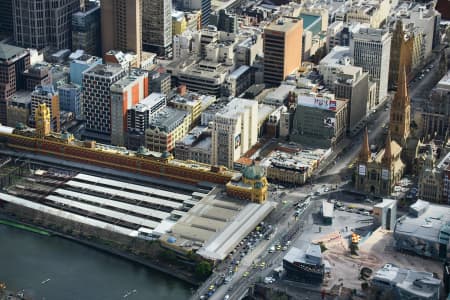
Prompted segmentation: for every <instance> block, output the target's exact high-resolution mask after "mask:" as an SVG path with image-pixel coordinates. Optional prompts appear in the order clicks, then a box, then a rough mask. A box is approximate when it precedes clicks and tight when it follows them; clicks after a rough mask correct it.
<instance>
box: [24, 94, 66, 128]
mask: <svg viewBox="0 0 450 300" xmlns="http://www.w3.org/2000/svg"><path fill="white" fill-rule="evenodd" d="M41 104H45V105H46V106H47V108H48V109H49V112H50V127H51V129H52V131H54V132H59V129H60V114H59V95H58V92H57V91H55V89H54V88H53V86H52V85H38V86H37V87H36V89H35V90H34V91H33V92H32V93H31V116H32V117H33V120H32V121H34V122H35V124H36V125H37V123H36V121H38V120H35V119H34V118H35V116H36V110H38V108H39V107H40V105H41Z"/></svg>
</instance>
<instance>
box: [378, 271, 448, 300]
mask: <svg viewBox="0 0 450 300" xmlns="http://www.w3.org/2000/svg"><path fill="white" fill-rule="evenodd" d="M371 286H372V291H371V293H372V294H373V295H374V297H375V299H388V298H389V299H417V300H438V299H440V288H441V280H440V279H438V278H436V277H435V276H434V274H433V273H429V272H423V271H420V272H419V271H415V270H409V269H404V268H400V267H397V266H395V265H392V264H385V265H384V266H383V267H382V268H381V269H379V270H378V271H376V272H375V274H374V275H373V277H372V281H371Z"/></svg>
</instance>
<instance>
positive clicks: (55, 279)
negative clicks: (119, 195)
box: [0, 225, 191, 300]
mask: <svg viewBox="0 0 450 300" xmlns="http://www.w3.org/2000/svg"><path fill="white" fill-rule="evenodd" d="M0 282H5V283H6V285H7V289H8V290H12V291H19V290H23V289H25V291H26V293H27V294H29V295H31V296H32V299H39V300H41V299H46V300H91V299H92V300H103V299H104V300H115V299H122V300H123V299H127V300H149V299H150V300H152V299H155V300H160V299H161V300H162V299H167V300H178V299H180V300H182V299H188V298H189V295H190V293H191V292H190V288H191V286H190V285H188V284H186V283H184V282H182V281H180V280H178V279H176V278H172V277H170V276H167V275H165V274H162V273H160V272H158V271H154V270H152V269H149V268H146V267H143V266H141V265H138V264H135V263H133V262H130V261H127V260H124V259H121V258H118V257H116V256H112V255H109V254H108V253H104V252H101V251H98V250H95V249H92V248H89V247H86V246H84V245H81V244H78V243H75V242H72V241H69V240H65V239H62V238H59V237H55V236H43V235H39V234H36V233H31V232H28V231H24V230H20V229H16V228H11V227H7V226H4V225H0Z"/></svg>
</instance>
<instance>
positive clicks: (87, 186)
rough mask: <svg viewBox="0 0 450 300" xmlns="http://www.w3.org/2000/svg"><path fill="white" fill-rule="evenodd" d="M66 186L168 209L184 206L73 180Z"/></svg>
mask: <svg viewBox="0 0 450 300" xmlns="http://www.w3.org/2000/svg"><path fill="white" fill-rule="evenodd" d="M66 185H68V186H72V187H76V188H81V189H86V190H90V191H95V192H99V193H103V194H108V195H115V196H119V197H123V198H127V199H133V200H138V201H143V202H147V203H150V204H154V205H161V206H166V207H170V208H179V207H181V206H182V204H181V203H179V202H174V201H170V200H165V199H159V198H155V197H150V196H144V195H140V194H135V193H130V192H125V191H121V190H116V189H113V188H106V187H102V186H98V185H93V184H88V183H82V182H77V181H73V180H70V181H68V182H67V183H66ZM122 186H123V183H122Z"/></svg>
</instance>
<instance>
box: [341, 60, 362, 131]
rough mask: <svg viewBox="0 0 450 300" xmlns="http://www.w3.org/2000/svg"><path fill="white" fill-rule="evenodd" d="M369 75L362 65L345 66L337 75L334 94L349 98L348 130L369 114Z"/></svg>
mask: <svg viewBox="0 0 450 300" xmlns="http://www.w3.org/2000/svg"><path fill="white" fill-rule="evenodd" d="M368 91H369V76H368V73H367V72H364V71H363V69H362V68H360V67H353V66H344V67H343V68H342V69H341V72H340V73H338V74H337V75H336V81H335V83H334V94H335V96H336V98H342V99H347V100H348V113H349V117H348V124H347V130H349V131H351V130H352V129H354V128H355V127H356V126H357V125H359V124H361V121H362V120H363V119H364V118H365V116H366V114H367V107H368V96H369V95H368Z"/></svg>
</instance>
